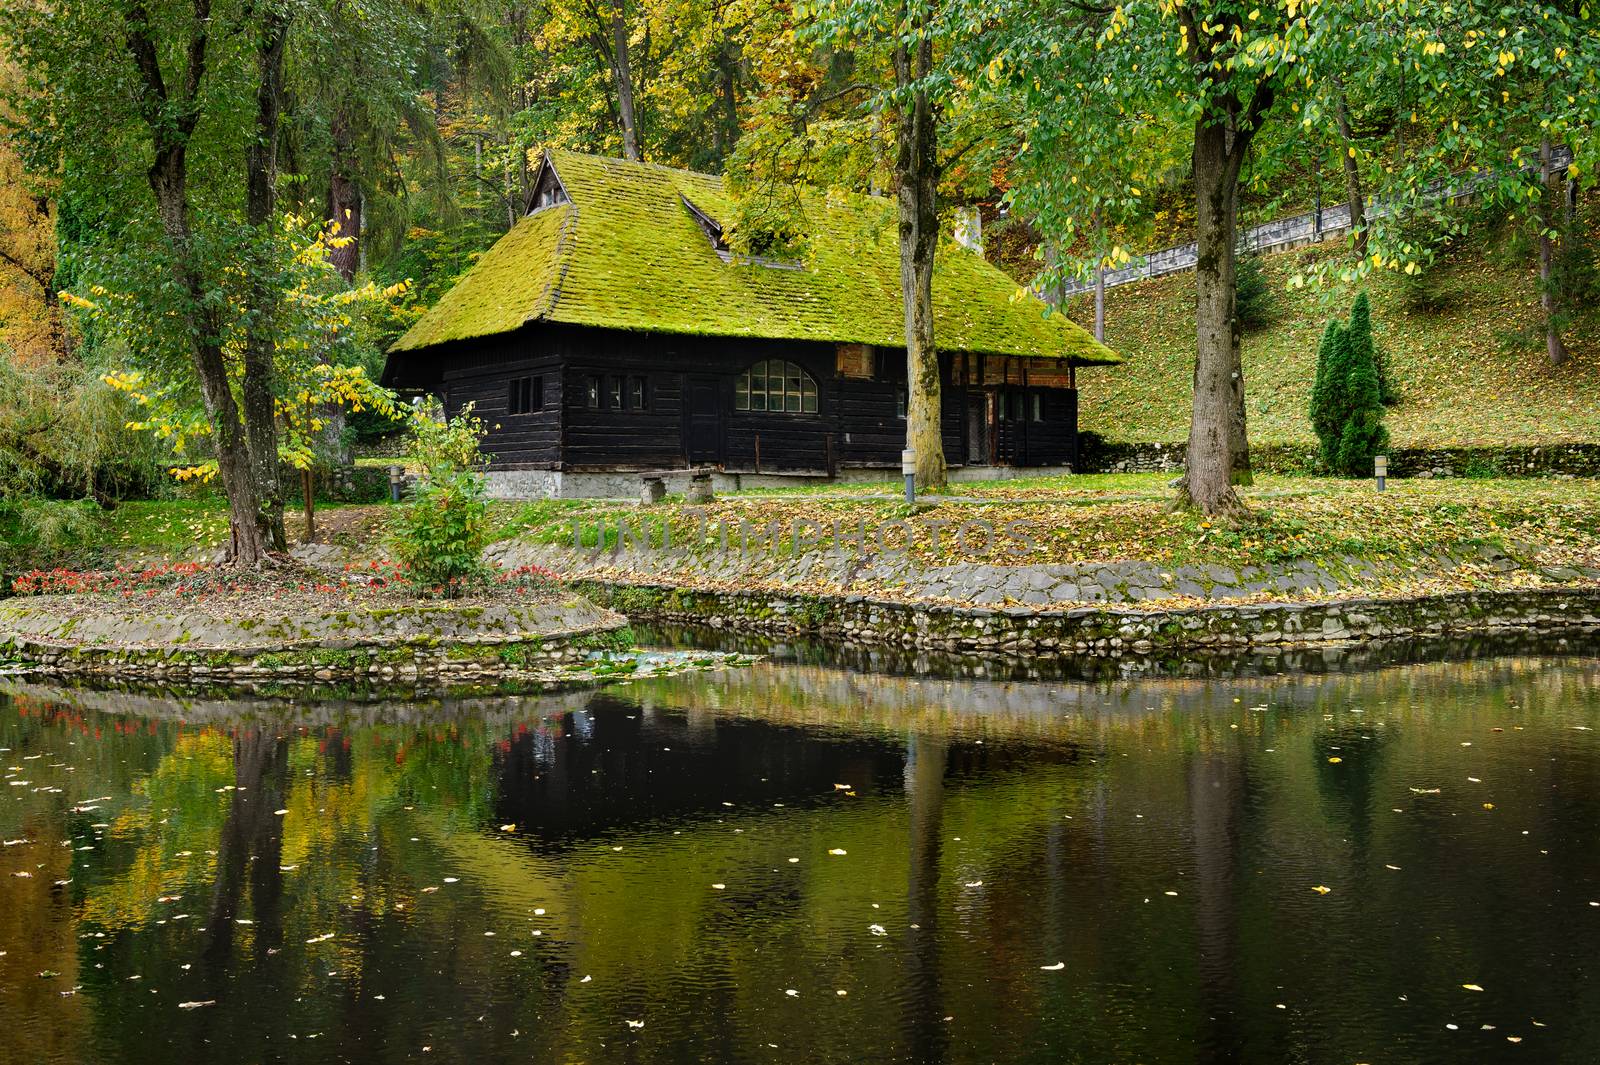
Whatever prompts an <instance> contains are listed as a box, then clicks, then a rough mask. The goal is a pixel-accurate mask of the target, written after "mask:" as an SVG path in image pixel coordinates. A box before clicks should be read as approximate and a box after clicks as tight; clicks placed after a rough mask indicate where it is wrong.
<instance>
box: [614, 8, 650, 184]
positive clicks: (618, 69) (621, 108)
mask: <svg viewBox="0 0 1600 1065" xmlns="http://www.w3.org/2000/svg"><path fill="white" fill-rule="evenodd" d="M623 6H624V0H612V8H611V70H612V73H614V74H615V75H616V77H617V122H618V124H619V125H620V126H621V127H622V154H623V157H624V158H627V159H632V160H633V161H634V162H636V163H637V162H639V161H640V160H641V159H643V158H644V156H642V155H640V154H639V125H638V122H637V120H636V119H635V117H634V110H633V65H632V62H631V61H630V60H629V58H628V20H627V17H626V14H625V13H624V11H623Z"/></svg>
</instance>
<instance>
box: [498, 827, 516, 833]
mask: <svg viewBox="0 0 1600 1065" xmlns="http://www.w3.org/2000/svg"><path fill="white" fill-rule="evenodd" d="M516 830H517V826H516V825H501V826H500V831H502V832H515V831H516Z"/></svg>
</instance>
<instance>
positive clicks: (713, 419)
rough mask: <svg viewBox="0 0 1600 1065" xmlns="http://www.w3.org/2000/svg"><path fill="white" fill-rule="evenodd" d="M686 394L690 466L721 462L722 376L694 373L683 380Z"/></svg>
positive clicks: (685, 435)
mask: <svg viewBox="0 0 1600 1065" xmlns="http://www.w3.org/2000/svg"><path fill="white" fill-rule="evenodd" d="M684 396H685V398H686V400H687V402H685V403H684V425H683V441H684V447H683V450H684V455H685V456H686V457H687V458H688V460H689V465H691V466H720V465H722V456H723V410H722V401H723V387H722V379H721V378H718V377H708V376H700V375H692V376H690V377H689V378H688V380H687V381H685V383H684Z"/></svg>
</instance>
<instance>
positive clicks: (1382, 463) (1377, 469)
mask: <svg viewBox="0 0 1600 1065" xmlns="http://www.w3.org/2000/svg"><path fill="white" fill-rule="evenodd" d="M1372 476H1374V477H1376V478H1377V479H1378V491H1380V492H1381V491H1383V488H1384V482H1385V481H1387V480H1388V479H1389V456H1388V455H1374V456H1372Z"/></svg>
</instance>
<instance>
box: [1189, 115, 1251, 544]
mask: <svg viewBox="0 0 1600 1065" xmlns="http://www.w3.org/2000/svg"><path fill="white" fill-rule="evenodd" d="M1247 146H1248V145H1247V139H1246V138H1244V137H1242V136H1241V135H1240V134H1238V133H1236V132H1234V131H1231V130H1229V129H1228V128H1227V127H1226V126H1224V125H1223V124H1222V123H1220V122H1217V121H1216V120H1215V119H1210V120H1208V119H1207V118H1206V117H1203V116H1202V117H1201V118H1199V119H1197V120H1196V122H1195V134H1194V189H1195V220H1196V224H1197V230H1198V232H1197V236H1198V238H1199V240H1198V244H1199V260H1198V262H1197V263H1196V264H1195V363H1194V410H1193V414H1192V416H1191V420H1190V425H1189V451H1188V468H1187V470H1186V472H1185V474H1184V478H1183V482H1182V485H1181V487H1180V490H1179V491H1180V497H1179V501H1180V503H1182V504H1185V505H1189V506H1194V507H1197V508H1199V509H1200V510H1201V511H1203V512H1204V513H1206V514H1229V513H1234V512H1238V511H1241V510H1243V504H1242V503H1240V501H1239V497H1238V495H1237V494H1236V493H1235V492H1234V490H1233V484H1234V482H1235V480H1236V479H1237V478H1238V476H1239V472H1240V471H1241V468H1242V471H1243V472H1244V473H1245V474H1246V475H1247V474H1248V471H1249V463H1250V452H1249V443H1248V436H1247V435H1246V432H1245V429H1246V426H1245V415H1244V370H1243V366H1242V364H1241V362H1240V359H1239V319H1238V315H1237V314H1236V302H1237V296H1238V287H1237V283H1238V279H1237V274H1236V256H1237V247H1238V246H1237V243H1236V237H1237V233H1236V230H1237V228H1238V191H1239V168H1240V165H1241V164H1242V163H1243V161H1244V153H1245V150H1246V148H1247Z"/></svg>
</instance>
